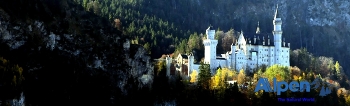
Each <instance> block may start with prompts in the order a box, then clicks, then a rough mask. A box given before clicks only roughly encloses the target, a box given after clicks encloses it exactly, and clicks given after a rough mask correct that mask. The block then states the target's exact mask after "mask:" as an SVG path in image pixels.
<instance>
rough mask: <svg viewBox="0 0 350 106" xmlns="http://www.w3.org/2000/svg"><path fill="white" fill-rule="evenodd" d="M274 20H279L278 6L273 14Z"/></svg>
mask: <svg viewBox="0 0 350 106" xmlns="http://www.w3.org/2000/svg"><path fill="white" fill-rule="evenodd" d="M276 18H281V16H280V14H279V13H278V4H277V7H276V12H275V19H276Z"/></svg>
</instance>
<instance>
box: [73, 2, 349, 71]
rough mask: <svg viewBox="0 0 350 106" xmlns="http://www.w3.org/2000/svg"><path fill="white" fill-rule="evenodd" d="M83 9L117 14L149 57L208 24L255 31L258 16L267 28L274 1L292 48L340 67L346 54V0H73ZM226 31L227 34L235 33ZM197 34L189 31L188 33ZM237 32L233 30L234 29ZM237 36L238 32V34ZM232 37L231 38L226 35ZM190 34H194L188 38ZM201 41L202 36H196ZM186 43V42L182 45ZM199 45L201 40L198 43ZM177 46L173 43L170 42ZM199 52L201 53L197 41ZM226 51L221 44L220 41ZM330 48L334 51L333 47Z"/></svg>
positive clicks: (183, 49) (181, 47)
mask: <svg viewBox="0 0 350 106" xmlns="http://www.w3.org/2000/svg"><path fill="white" fill-rule="evenodd" d="M75 1H76V2H77V3H79V4H81V5H82V6H83V7H85V9H86V10H88V11H91V12H94V13H96V14H98V15H100V16H103V17H106V18H109V20H110V21H113V20H115V19H118V20H116V21H117V22H120V24H118V25H119V26H118V27H119V28H120V30H123V31H124V33H128V34H130V35H129V36H132V37H133V39H134V42H133V43H137V44H140V45H143V46H144V47H146V49H148V50H149V51H150V52H151V54H152V58H159V57H160V55H161V54H169V53H173V52H175V49H176V50H177V51H178V52H177V53H189V52H191V51H192V50H193V49H196V48H195V46H192V45H191V44H190V43H191V41H189V39H191V38H196V39H197V38H199V39H200V37H201V33H202V34H204V33H205V29H206V28H207V27H208V26H209V25H212V26H214V28H215V29H220V30H222V31H223V32H227V31H229V30H232V31H234V33H236V32H237V31H241V30H243V31H244V32H245V33H254V32H255V29H256V27H257V23H258V22H260V29H261V32H262V33H271V31H272V29H273V28H272V25H273V24H272V20H273V14H274V11H275V9H276V5H277V4H279V11H280V13H281V15H282V20H283V37H285V38H286V41H287V42H291V47H292V48H291V49H298V48H307V49H308V51H310V52H311V53H313V54H314V55H315V56H327V57H334V59H335V60H339V62H340V63H344V68H345V69H348V68H350V67H349V66H348V65H347V64H346V63H348V62H349V61H348V59H346V58H342V57H350V54H349V53H347V52H349V51H350V49H349V48H348V47H347V45H348V44H349V43H348V42H346V40H350V38H349V36H347V35H349V34H350V32H349V29H348V28H349V26H350V24H349V22H348V21H349V19H350V17H349V16H350V15H349V14H350V12H349V11H348V10H347V9H344V8H345V7H348V6H349V5H350V4H349V2H348V1H346V0H337V1H331V0H323V1H312V0H303V1H299V0H279V1H276V0H248V1H244V0H243V1H242V0H169V1H158V0H108V1H104V0H75ZM234 33H231V34H229V36H231V35H234ZM191 34H192V35H196V37H191V38H190V35H191ZM236 35H237V34H236ZM236 37H237V36H236ZM230 39H231V38H230ZM191 40H193V39H191ZM199 42H200V41H199ZM186 45H188V46H186ZM200 45H201V44H200ZM174 47H175V48H174ZM197 49H199V51H197V52H198V53H199V54H198V55H199V56H198V57H202V56H201V54H200V53H202V51H201V49H200V47H198V48H197ZM218 49H219V52H225V51H221V50H226V49H225V47H221V49H220V47H218ZM331 51H334V52H331Z"/></svg>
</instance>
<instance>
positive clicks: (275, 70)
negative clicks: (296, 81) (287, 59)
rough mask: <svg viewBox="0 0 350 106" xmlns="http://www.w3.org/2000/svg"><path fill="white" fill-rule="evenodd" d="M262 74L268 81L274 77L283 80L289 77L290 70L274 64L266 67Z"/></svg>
mask: <svg viewBox="0 0 350 106" xmlns="http://www.w3.org/2000/svg"><path fill="white" fill-rule="evenodd" d="M264 76H265V77H267V78H268V79H269V81H272V79H273V78H275V77H276V79H277V80H278V81H285V80H289V79H290V71H289V69H288V67H285V66H281V65H277V64H275V65H272V66H271V67H268V68H267V70H266V72H265V73H264Z"/></svg>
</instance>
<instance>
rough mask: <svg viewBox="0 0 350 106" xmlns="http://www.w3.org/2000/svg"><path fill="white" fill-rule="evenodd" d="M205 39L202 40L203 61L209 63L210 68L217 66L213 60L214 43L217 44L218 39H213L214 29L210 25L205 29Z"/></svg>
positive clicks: (214, 52) (214, 53) (214, 57)
mask: <svg viewBox="0 0 350 106" xmlns="http://www.w3.org/2000/svg"><path fill="white" fill-rule="evenodd" d="M206 34H207V39H205V40H203V44H204V47H205V48H204V49H205V51H204V63H205V64H210V69H214V67H215V66H216V67H217V63H216V62H215V59H216V45H217V44H218V40H215V39H214V35H215V30H213V29H212V27H209V28H208V29H207V30H206Z"/></svg>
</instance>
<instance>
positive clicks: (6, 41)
mask: <svg viewBox="0 0 350 106" xmlns="http://www.w3.org/2000/svg"><path fill="white" fill-rule="evenodd" d="M0 56H3V57H4V58H6V59H8V60H10V61H12V62H14V63H18V64H19V66H21V67H23V69H24V77H25V82H24V85H23V90H24V95H25V96H26V101H27V102H29V103H30V104H45V103H55V102H58V101H62V102H61V103H79V102H80V101H81V100H80V99H82V98H83V99H85V100H84V101H86V100H91V101H89V102H85V103H100V102H102V101H106V104H109V103H114V102H113V101H116V100H117V98H116V96H117V95H127V94H128V93H129V91H128V90H129V89H134V88H142V87H150V85H151V84H152V79H153V66H152V64H151V62H150V57H149V56H148V55H146V53H145V50H144V48H143V47H142V46H138V45H132V44H130V41H129V38H128V37H126V36H123V35H122V33H121V32H120V31H118V30H117V29H115V28H114V27H112V23H111V22H109V21H108V20H105V19H103V18H100V17H98V16H96V15H94V14H93V13H89V12H86V11H85V10H84V9H83V8H81V7H80V6H78V5H76V4H74V3H73V2H71V1H69V0H62V1H61V0H32V1H25V0H14V1H10V0H3V1H0ZM130 81H131V82H130ZM129 83H136V84H137V85H135V86H130V85H128V84H129ZM126 85H128V86H126ZM94 94H96V95H98V96H97V97H95V96H96V95H94ZM16 95H18V96H19V94H16ZM92 95H94V96H92ZM78 98H80V99H78ZM110 101H112V102H110ZM102 104H104V103H102Z"/></svg>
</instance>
